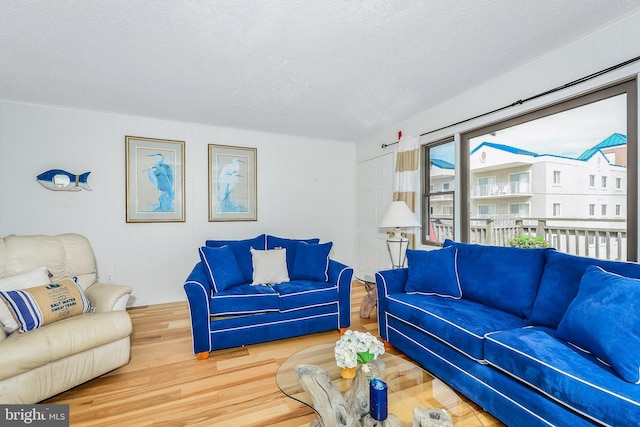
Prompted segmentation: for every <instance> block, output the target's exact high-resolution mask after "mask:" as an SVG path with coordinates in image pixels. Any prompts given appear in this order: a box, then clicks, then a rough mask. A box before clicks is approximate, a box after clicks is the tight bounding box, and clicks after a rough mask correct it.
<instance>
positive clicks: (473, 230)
mask: <svg viewBox="0 0 640 427" xmlns="http://www.w3.org/2000/svg"><path fill="white" fill-rule="evenodd" d="M432 229H433V232H434V233H435V236H436V241H438V242H442V241H444V239H445V238H451V236H452V235H453V225H452V223H451V221H450V220H439V219H436V220H434V221H433V222H432ZM522 235H530V236H541V237H543V238H544V239H545V240H546V241H547V242H549V243H550V244H551V246H553V247H555V248H556V249H557V250H559V251H561V252H565V253H569V254H573V255H580V256H589V257H594V258H599V259H609V260H623V261H625V260H626V259H627V231H626V221H625V220H615V219H607V220H591V219H590V220H580V219H572V218H567V219H555V218H554V219H553V220H549V219H542V218H500V219H492V218H472V219H471V227H470V243H478V244H483V245H496V246H509V241H510V240H511V239H513V238H514V237H516V236H522Z"/></svg>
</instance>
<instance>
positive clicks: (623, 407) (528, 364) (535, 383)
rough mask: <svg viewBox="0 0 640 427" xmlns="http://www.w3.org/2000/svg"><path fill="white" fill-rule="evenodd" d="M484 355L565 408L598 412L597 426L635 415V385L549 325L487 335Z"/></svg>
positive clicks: (638, 393) (638, 398)
mask: <svg viewBox="0 0 640 427" xmlns="http://www.w3.org/2000/svg"><path fill="white" fill-rule="evenodd" d="M485 359H486V360H487V362H489V363H490V364H491V365H493V366H496V367H498V368H499V369H500V370H502V371H504V372H506V373H508V374H510V375H512V376H514V377H515V378H518V379H520V380H522V381H524V382H525V383H527V384H529V385H531V386H532V387H534V388H536V389H538V390H540V391H541V392H543V393H544V394H546V395H547V396H550V397H551V398H553V399H554V400H556V401H558V402H561V403H562V404H564V405H566V406H568V407H569V408H572V409H574V410H576V411H579V412H582V413H584V414H594V415H593V416H596V415H595V414H597V421H598V422H599V423H601V424H604V425H612V426H614V425H615V426H623V425H629V420H638V419H640V387H638V386H637V385H634V384H629V383H628V382H626V381H624V380H622V379H621V378H620V377H618V376H617V375H616V373H615V372H614V371H613V370H612V369H611V368H610V367H608V366H607V365H605V364H603V363H601V362H600V361H598V360H597V359H596V358H595V357H593V356H592V355H590V354H588V353H584V352H582V351H580V350H579V349H577V348H576V347H573V346H571V345H570V344H568V343H565V342H563V341H561V340H559V339H558V338H557V337H556V336H555V332H554V330H553V329H550V328H545V327H537V326H536V327H526V328H521V329H515V330H506V331H501V332H495V333H491V334H488V335H487V336H486V339H485ZM594 408H597V409H594Z"/></svg>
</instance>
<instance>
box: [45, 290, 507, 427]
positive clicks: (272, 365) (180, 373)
mask: <svg viewBox="0 0 640 427" xmlns="http://www.w3.org/2000/svg"><path fill="white" fill-rule="evenodd" d="M352 289H353V293H352V313H351V319H352V320H351V328H352V329H355V330H359V331H363V332H365V331H368V332H371V333H372V334H374V335H378V328H377V323H376V322H377V319H376V315H375V311H374V313H372V315H371V318H370V319H361V318H360V316H359V310H360V302H361V301H362V298H363V297H364V295H365V291H364V287H363V286H362V285H361V284H359V283H358V282H354V284H353V288H352ZM129 314H130V315H131V319H132V321H133V334H132V336H131V361H130V363H129V364H128V365H126V366H123V367H121V368H119V369H116V370H115V371H113V372H110V373H108V374H106V375H104V376H102V377H100V378H97V379H95V380H92V381H89V382H88V383H85V384H82V385H80V386H78V387H75V388H73V389H71V390H69V391H67V392H65V393H62V394H60V395H58V396H55V397H53V398H51V399H48V400H47V401H45V402H44V403H65V404H69V405H70V415H71V425H72V426H73V427H76V426H78V427H80V426H114V425H117V426H123V427H129V426H207V427H208V426H212V427H213V426H221V427H229V426H234V427H244V426H255V427H263V426H276V427H298V426H305V427H307V426H309V423H310V422H311V421H312V420H313V419H314V418H315V413H314V412H313V411H312V410H311V409H310V408H308V407H306V406H304V405H303V404H301V403H298V402H296V401H294V400H292V399H290V398H288V397H286V396H285V395H284V394H282V392H281V391H280V390H279V389H278V386H277V385H276V382H275V374H276V370H277V369H278V366H279V365H280V363H281V362H282V361H283V360H284V359H286V358H287V357H288V356H289V355H291V354H293V353H294V352H296V351H298V350H301V349H303V348H305V347H309V346H312V345H316V344H323V343H331V342H335V341H336V340H337V339H338V338H339V335H338V332H337V331H329V332H323V333H318V334H312V335H308V336H303V337H296V338H290V339H286V340H280V341H274V342H270V343H264V344H255V345H250V346H246V347H239V348H233V349H228V350H218V351H215V352H212V353H211V355H210V357H209V359H207V360H203V361H199V360H197V359H196V357H195V356H194V355H193V353H192V348H191V330H190V326H189V313H188V308H187V303H186V302H177V303H170V304H159V305H153V306H145V307H133V308H131V309H129ZM391 351H393V352H394V353H395V354H399V353H398V352H397V350H394V349H392V350H391ZM399 355H401V354H399ZM401 356H402V355H401ZM470 405H471V406H472V407H473V408H474V410H475V411H476V413H477V414H478V417H479V418H480V419H481V420H482V422H483V424H484V425H485V426H490V427H497V426H502V424H501V423H500V422H498V421H497V420H496V419H495V418H493V417H492V416H491V415H489V414H487V413H486V412H483V411H482V410H481V409H478V407H477V405H475V404H473V403H470Z"/></svg>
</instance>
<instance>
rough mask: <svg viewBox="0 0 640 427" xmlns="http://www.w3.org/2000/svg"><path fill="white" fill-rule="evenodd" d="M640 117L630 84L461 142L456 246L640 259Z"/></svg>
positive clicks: (487, 129) (494, 127)
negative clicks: (531, 242)
mask: <svg viewBox="0 0 640 427" xmlns="http://www.w3.org/2000/svg"><path fill="white" fill-rule="evenodd" d="M637 117H638V116H637V92H636V82H635V81H630V82H626V83H622V84H619V85H616V86H613V87H610V88H606V89H602V90H599V91H596V92H593V93H590V94H587V95H584V96H581V97H578V98H575V99H572V100H569V101H566V102H563V103H560V104H557V105H554V106H551V107H547V108H544V109H542V110H539V111H535V112H532V113H528V114H526V115H523V116H521V117H517V118H513V119H510V120H507V121H504V122H501V123H496V124H492V125H490V126H486V127H483V128H481V129H477V130H474V131H471V132H468V133H465V134H462V135H461V152H462V153H463V154H462V155H461V157H460V162H461V164H460V168H459V179H460V182H461V185H460V190H461V194H460V200H461V205H460V206H459V207H458V206H456V209H459V211H460V221H461V224H462V227H461V230H459V235H458V236H457V238H458V239H459V240H461V241H467V242H471V243H479V244H493V245H501V246H506V245H508V244H509V240H510V239H512V238H513V237H514V236H516V235H521V234H528V235H537V236H541V237H543V238H545V239H546V240H547V241H548V242H549V243H551V244H553V245H554V247H556V249H558V250H560V251H563V252H567V253H573V254H578V255H584V256H594V257H599V258H603V259H620V260H636V259H637V253H636V252H637V248H636V245H637V230H636V228H637V227H636V223H637V189H636V185H635V183H636V182H637V177H638V175H637V168H638V153H637ZM427 188H428V187H427ZM613 190H615V191H613ZM608 205H611V206H612V207H615V209H613V208H612V209H611V212H610V211H609V209H608V208H607V206H608ZM613 211H615V216H614V215H612V213H613ZM596 242H597V244H596Z"/></svg>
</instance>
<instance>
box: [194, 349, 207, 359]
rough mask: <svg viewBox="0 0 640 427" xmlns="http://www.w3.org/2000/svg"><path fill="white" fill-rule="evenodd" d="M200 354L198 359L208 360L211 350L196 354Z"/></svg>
mask: <svg viewBox="0 0 640 427" xmlns="http://www.w3.org/2000/svg"><path fill="white" fill-rule="evenodd" d="M196 356H198V360H207V359H208V358H209V352H208V351H203V352H202V353H198V354H196Z"/></svg>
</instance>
